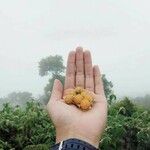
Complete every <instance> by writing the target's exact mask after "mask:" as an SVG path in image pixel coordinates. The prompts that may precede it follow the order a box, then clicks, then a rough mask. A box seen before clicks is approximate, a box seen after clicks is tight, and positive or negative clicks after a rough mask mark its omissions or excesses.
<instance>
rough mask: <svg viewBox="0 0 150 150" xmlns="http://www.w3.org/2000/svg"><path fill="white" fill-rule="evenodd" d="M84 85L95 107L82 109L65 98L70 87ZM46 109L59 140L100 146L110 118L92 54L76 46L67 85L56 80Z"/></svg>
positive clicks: (66, 81)
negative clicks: (81, 141) (75, 140)
mask: <svg viewBox="0 0 150 150" xmlns="http://www.w3.org/2000/svg"><path fill="white" fill-rule="evenodd" d="M76 86H79V87H83V88H85V89H87V90H89V91H91V93H93V95H94V97H95V102H94V105H93V107H92V109H90V110H88V111H86V112H85V111H84V112H83V111H81V110H80V109H79V108H77V107H76V106H74V105H68V104H66V103H64V100H63V99H62V97H63V96H64V95H66V94H67V93H68V92H69V91H70V90H71V89H73V88H74V87H76ZM47 110H48V112H49V115H50V117H51V119H52V121H53V123H54V125H55V127H56V142H60V141H62V140H66V139H69V138H77V139H81V140H83V141H86V142H88V143H90V144H92V145H93V146H95V147H98V145H99V140H100V138H101V136H102V133H103V131H104V129H105V125H106V121H107V101H106V98H105V94H104V89H103V83H102V80H101V73H100V70H99V67H98V66H94V67H93V66H92V59H91V54H90V52H89V51H85V52H83V49H82V47H77V48H76V52H75V51H71V52H70V53H69V56H68V62H67V71H66V78H65V85H64V88H63V86H62V84H61V82H60V81H59V80H55V82H54V86H53V91H52V95H51V98H50V100H49V102H48V104H47Z"/></svg>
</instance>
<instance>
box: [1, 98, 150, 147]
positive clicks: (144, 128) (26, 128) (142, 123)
mask: <svg viewBox="0 0 150 150" xmlns="http://www.w3.org/2000/svg"><path fill="white" fill-rule="evenodd" d="M54 143H55V129H54V126H53V124H52V122H51V120H50V119H49V117H48V115H47V113H46V111H45V109H44V108H43V106H41V105H40V104H39V103H35V102H34V101H33V102H27V104H26V108H24V109H22V108H21V107H20V106H17V107H12V106H10V104H8V103H6V104H4V106H3V109H2V110H1V111H0V149H3V150H7V149H15V150H20V149H24V150H30V149H33V150H34V149H35V150H36V149H38V150H48V149H49V147H50V146H52V145H53V144H54ZM100 148H101V149H102V150H103V149H104V150H120V149H127V150H128V149H132V150H148V149H150V112H149V111H148V110H144V109H143V108H141V107H138V106H136V105H133V104H132V103H131V101H130V100H129V99H128V98H125V99H123V100H122V101H119V102H116V103H113V104H112V105H110V106H109V112H108V125H107V128H106V129H105V133H104V135H103V137H102V139H101V141H100Z"/></svg>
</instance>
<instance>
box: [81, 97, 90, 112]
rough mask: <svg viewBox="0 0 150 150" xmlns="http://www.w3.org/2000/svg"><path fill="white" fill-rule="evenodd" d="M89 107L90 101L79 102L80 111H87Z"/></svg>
mask: <svg viewBox="0 0 150 150" xmlns="http://www.w3.org/2000/svg"><path fill="white" fill-rule="evenodd" d="M90 107H91V103H90V101H88V100H86V99H83V100H82V101H81V103H80V108H81V109H82V110H88V109H90Z"/></svg>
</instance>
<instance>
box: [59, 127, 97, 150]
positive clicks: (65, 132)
mask: <svg viewBox="0 0 150 150" xmlns="http://www.w3.org/2000/svg"><path fill="white" fill-rule="evenodd" d="M71 138H75V139H79V140H82V141H85V142H87V143H89V144H91V145H93V146H94V147H96V148H98V146H99V137H95V136H93V135H88V134H87V133H84V132H82V131H81V130H80V131H79V130H78V129H76V128H73V127H63V128H56V143H59V142H61V141H64V140H67V139H71Z"/></svg>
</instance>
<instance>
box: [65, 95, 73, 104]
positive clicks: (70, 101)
mask: <svg viewBox="0 0 150 150" xmlns="http://www.w3.org/2000/svg"><path fill="white" fill-rule="evenodd" d="M73 99H74V95H72V94H68V95H66V96H65V97H64V100H65V102H66V103H67V104H72V103H73Z"/></svg>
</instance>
